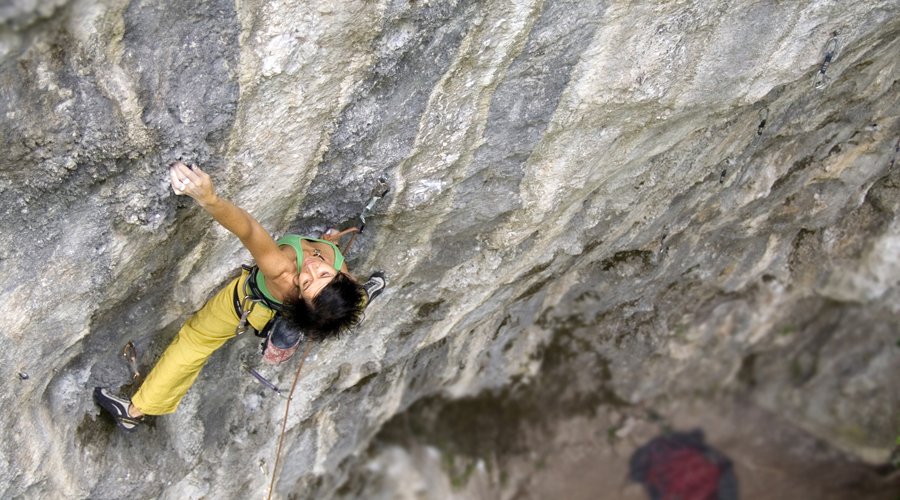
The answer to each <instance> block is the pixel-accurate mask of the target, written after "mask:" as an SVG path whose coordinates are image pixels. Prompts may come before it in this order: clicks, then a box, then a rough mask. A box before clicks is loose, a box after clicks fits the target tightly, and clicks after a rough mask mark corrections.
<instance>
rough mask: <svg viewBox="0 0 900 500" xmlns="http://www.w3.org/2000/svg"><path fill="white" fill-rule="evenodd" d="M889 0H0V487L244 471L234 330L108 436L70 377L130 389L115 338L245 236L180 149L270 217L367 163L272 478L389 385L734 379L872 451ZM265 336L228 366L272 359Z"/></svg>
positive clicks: (881, 335)
mask: <svg viewBox="0 0 900 500" xmlns="http://www.w3.org/2000/svg"><path fill="white" fill-rule="evenodd" d="M898 14H900V4H898V2H897V1H896V0H877V1H866V2H863V1H846V0H845V1H840V2H838V1H824V0H821V1H815V2H803V3H801V4H797V3H791V2H762V3H760V2H746V1H741V2H725V1H716V2H708V1H705V2H699V1H698V2H674V3H673V2H668V3H660V4H657V3H653V2H646V3H634V2H613V1H607V2H574V1H571V2H570V1H549V0H547V1H516V2H476V1H463V0H460V1H424V0H423V1H400V0H397V1H383V2H372V1H358V2H314V3H301V2H290V1H271V2H259V1H252V0H251V1H246V2H239V3H229V2H225V1H218V0H216V1H204V2H200V1H195V2H181V3H178V4H177V5H175V4H171V3H167V2H157V1H153V0H146V1H135V2H125V1H113V2H102V3H101V2H93V1H89V0H73V1H69V2H65V1H44V2H25V1H13V2H12V3H10V4H8V5H6V6H4V7H0V91H2V96H3V99H0V120H2V126H0V138H2V143H3V146H4V150H5V151H6V154H4V155H3V156H2V157H0V173H2V175H0V211H2V214H3V217H2V222H0V224H2V232H0V234H2V238H3V244H2V246H0V252H2V253H0V270H2V275H3V290H4V298H5V301H4V303H5V305H6V310H5V314H4V317H5V318H6V325H5V328H4V329H3V335H2V349H0V374H2V377H3V380H5V381H6V382H5V387H6V389H5V390H4V391H3V393H2V396H0V398H2V399H0V405H2V406H0V407H2V408H3V410H4V411H5V413H6V414H7V415H9V418H7V419H5V422H7V425H5V426H4V429H3V430H2V431H0V432H2V442H3V445H2V446H3V453H2V455H0V456H2V460H0V479H2V483H0V484H3V485H4V490H3V491H2V496H3V497H17V496H24V497H45V496H52V497H58V496H64V497H91V498H120V497H124V496H125V495H126V494H131V495H136V496H138V497H163V498H199V497H202V496H210V497H218V498H222V497H245V496H258V495H262V494H264V493H265V491H266V488H267V487H268V484H269V478H270V477H271V474H272V470H271V469H272V465H273V455H274V449H275V445H276V441H277V437H278V431H279V430H280V428H281V419H282V415H283V411H284V407H283V400H281V399H279V398H275V397H272V396H271V394H270V393H267V392H265V390H264V389H263V388H262V387H261V386H259V385H258V384H256V382H255V381H254V380H253V379H252V378H250V377H249V376H248V375H247V374H246V373H245V372H244V371H242V370H241V368H240V367H241V364H242V362H243V363H249V364H251V365H255V364H256V363H258V360H257V359H256V355H255V349H256V344H255V342H254V341H253V340H250V339H246V338H242V339H237V340H236V341H234V342H232V343H231V344H230V345H229V346H228V347H226V348H224V349H223V350H222V351H221V352H218V353H216V355H214V356H213V358H212V359H211V361H210V363H209V364H208V366H207V367H206V368H205V369H204V372H203V374H202V376H201V378H200V380H199V381H198V383H197V384H196V386H195V387H194V388H193V389H192V390H191V392H190V393H189V395H188V397H187V398H186V400H185V401H184V402H183V403H182V407H181V408H180V409H179V411H178V413H176V414H174V415H171V416H167V417H162V418H158V419H155V420H154V421H153V422H152V423H151V424H150V425H148V426H147V427H146V428H144V429H143V430H142V431H141V432H140V433H138V434H136V435H130V436H125V435H123V434H121V433H120V432H117V431H116V430H115V429H113V428H112V426H111V424H110V422H109V421H108V420H106V419H104V418H103V417H101V416H100V415H99V411H98V409H97V407H96V406H95V405H94V403H93V402H92V401H91V400H90V390H91V388H92V387H94V386H95V385H112V386H114V387H121V388H122V390H123V392H126V393H127V392H128V391H130V390H133V389H134V387H132V386H131V385H130V382H131V381H130V374H129V368H128V367H127V365H126V364H125V363H124V362H123V360H122V359H121V356H120V352H121V349H122V347H123V346H124V345H125V343H126V342H128V341H133V342H134V343H135V345H136V346H137V348H138V352H139V353H140V364H141V367H142V368H143V369H146V368H147V367H149V366H150V365H151V364H152V362H153V360H154V359H155V357H156V356H157V355H158V354H159V352H161V350H162V349H163V348H164V347H165V345H166V343H167V342H168V340H170V339H171V337H172V336H173V335H174V334H175V332H176V331H177V328H178V326H179V325H180V324H181V322H182V321H184V320H185V319H186V317H187V316H188V315H189V314H190V313H191V312H192V311H194V310H196V309H197V308H198V307H199V306H200V305H202V303H203V302H204V300H205V299H206V298H207V297H208V296H209V295H210V294H211V293H213V292H214V291H215V290H216V288H217V287H218V286H220V285H221V284H222V283H224V281H225V279H226V278H227V276H228V275H229V273H231V272H232V271H233V270H234V269H235V268H236V267H237V266H238V264H240V263H241V262H245V261H247V259H248V254H247V253H246V251H244V250H242V249H241V247H240V245H239V243H238V241H237V240H236V238H234V237H232V236H230V235H229V234H227V232H225V231H224V230H223V229H221V228H220V227H217V226H215V225H214V223H213V222H212V221H211V219H210V218H209V217H208V216H206V215H205V214H203V213H202V211H200V210H199V209H198V208H197V207H196V206H194V205H193V204H192V203H191V202H190V200H185V199H181V198H177V197H175V196H173V195H172V193H171V191H170V190H168V189H167V186H166V165H167V164H168V163H169V162H170V161H172V160H174V159H176V158H178V157H184V158H186V159H188V160H190V161H196V162H198V163H200V164H202V165H204V166H205V167H206V168H207V170H208V171H209V172H210V174H211V175H212V176H213V178H214V180H215V181H216V182H217V185H218V188H219V190H220V192H221V193H222V194H224V195H226V196H227V197H229V198H230V199H232V200H233V201H235V202H236V203H238V204H239V205H241V206H243V207H245V208H246V209H247V210H248V211H250V212H251V213H252V214H254V215H255V216H256V217H257V218H258V219H259V220H260V221H261V222H262V223H263V225H264V226H266V227H267V228H269V229H270V230H271V231H272V232H273V233H276V234H280V233H283V232H285V231H288V230H300V231H315V230H320V229H321V228H323V227H324V226H325V225H327V224H331V223H335V222H338V221H343V220H346V219H348V218H350V217H352V216H353V215H354V214H355V213H357V211H358V210H359V209H360V208H361V205H362V203H363V201H364V200H365V198H366V197H367V196H368V191H369V189H370V186H371V183H372V181H373V180H374V179H375V178H376V177H378V176H382V175H383V176H386V177H387V178H388V179H389V180H390V183H391V184H392V187H393V189H392V192H391V196H390V197H389V198H388V200H386V203H385V204H384V205H382V206H381V207H379V208H378V210H377V211H376V214H374V215H373V216H372V217H371V218H370V221H371V228H370V229H369V230H367V233H368V234H365V235H364V236H363V237H361V238H359V239H358V240H357V242H356V243H355V244H354V249H353V252H352V255H351V256H350V264H351V267H352V268H353V269H354V270H358V271H359V273H360V274H361V275H365V274H366V273H367V272H369V271H370V270H374V269H384V270H385V271H386V272H387V273H388V276H389V289H388V291H387V292H386V293H385V295H384V296H383V297H382V298H380V299H379V300H378V302H376V303H374V304H373V305H372V307H371V308H370V309H369V311H368V314H367V316H368V317H367V318H366V321H365V323H364V324H363V325H362V326H361V327H359V328H358V329H357V330H356V331H355V332H354V333H353V334H351V335H347V336H344V337H342V338H341V339H338V340H333V341H329V342H327V343H325V344H322V345H320V346H316V347H315V348H314V350H313V351H312V354H311V357H310V359H308V360H307V362H306V365H305V366H304V369H303V370H304V371H303V375H302V378H301V381H300V384H299V386H298V389H297V394H296V395H295V398H294V401H293V403H292V407H291V412H290V415H289V417H288V423H287V427H288V431H287V446H286V449H285V452H284V457H283V463H282V466H281V467H280V468H279V470H278V471H277V476H278V481H277V483H276V494H277V495H279V496H282V497H287V496H296V497H301V498H313V497H316V498H319V497H328V496H330V495H333V494H334V493H335V492H336V491H337V490H338V489H339V488H340V486H341V484H343V483H344V481H345V480H346V478H347V477H348V475H349V474H350V471H352V470H353V469H354V467H357V466H358V464H359V459H358V455H359V453H360V452H361V451H362V450H365V449H366V448H367V446H368V444H369V442H370V441H371V439H372V437H373V436H374V435H375V434H376V433H377V432H378V430H379V428H380V427H381V426H382V424H384V423H385V422H386V421H388V420H389V419H391V417H393V416H394V415H396V414H398V413H402V412H403V411H404V410H406V409H407V408H409V407H410V406H411V405H412V404H413V403H415V402H417V401H420V400H422V399H423V398H427V397H435V396H438V395H440V396H443V397H445V398H447V399H449V400H452V399H455V398H460V397H464V396H474V395H478V394H484V393H485V392H484V391H500V390H507V389H509V388H510V387H525V388H527V387H531V386H532V385H534V384H538V385H540V384H546V386H542V387H545V388H544V389H543V391H544V392H542V394H544V393H549V394H555V395H558V400H557V401H556V403H557V404H559V405H560V406H561V407H567V406H566V405H567V404H572V405H575V406H572V407H573V408H574V407H578V408H597V407H603V406H609V405H617V406H629V405H649V406H652V405H653V404H654V402H655V401H659V400H660V399H661V398H666V399H671V398H679V397H690V396H691V395H696V394H712V395H715V394H721V393H727V392H728V391H732V390H749V391H750V394H751V395H752V397H753V398H754V399H755V400H756V401H757V402H758V404H760V405H761V406H763V407H765V408H767V409H769V410H770V411H772V412H773V413H774V414H777V415H780V416H781V417H782V418H784V419H787V420H789V421H791V422H793V423H795V424H796V425H798V426H800V427H802V428H804V429H806V430H807V431H808V432H810V433H812V434H813V435H814V436H816V437H818V438H819V439H822V440H824V441H826V442H828V443H829V444H830V445H831V446H833V447H835V448H836V449H839V450H842V451H843V452H845V453H847V454H849V455H850V456H852V457H856V458H858V459H860V460H864V461H866V462H868V463H872V464H881V463H885V462H886V461H887V460H888V459H889V455H890V453H891V449H892V447H893V446H894V440H895V437H896V434H897V432H898V428H900V414H898V410H897V408H900V385H898V384H897V383H896V382H895V379H896V377H895V376H894V374H896V373H897V372H898V369H900V344H898V342H900V337H898V333H897V332H898V326H900V325H898V323H900V308H898V305H897V304H898V303H900V302H898V298H900V287H898V282H900V252H898V248H900V219H898V210H900V206H898V204H900V196H898V187H897V186H898V181H900V179H898V176H900V173H898V169H900V166H898V165H895V163H896V161H897V157H898V149H900V146H898V139H900V123H898V116H900V103H898V99H900V92H898V83H897V82H898V78H900V68H898V60H897V57H896V54H897V53H898V52H900V37H898V32H900V15H898ZM835 34H836V37H837V41H838V43H837V46H836V47H833V48H836V50H835V54H834V55H835V56H836V57H834V59H833V61H832V62H831V64H830V65H829V66H828V68H827V72H826V73H825V76H826V78H827V79H826V80H825V82H824V85H823V86H822V88H820V89H816V88H814V85H815V83H816V80H817V78H819V75H817V73H818V72H819V71H820V68H821V64H822V62H823V60H824V58H825V55H826V54H825V51H826V47H827V46H828V43H829V40H830V39H831V38H832V37H833V36H835ZM763 122H764V123H763ZM295 366H296V365H295V364H294V362H292V363H291V366H286V367H277V368H263V369H262V370H263V371H264V373H265V374H266V375H267V376H270V377H272V378H273V380H274V381H276V382H277V383H278V384H279V385H281V386H282V387H285V386H289V385H290V382H291V380H292V378H293V369H294V367H295ZM20 372H21V373H25V374H27V375H28V378H27V380H21V379H20V377H19V373H20ZM541 381H543V382H541ZM553 384H558V385H553ZM546 387H550V388H551V389H552V390H548V389H546ZM711 397H715V396H711ZM541 401H543V399H541ZM576 403H577V404H576ZM547 404H553V403H552V402H548V403H547Z"/></svg>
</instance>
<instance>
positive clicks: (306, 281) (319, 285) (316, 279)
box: [296, 253, 337, 301]
mask: <svg viewBox="0 0 900 500" xmlns="http://www.w3.org/2000/svg"><path fill="white" fill-rule="evenodd" d="M336 275H337V271H335V270H334V263H333V262H328V261H327V260H326V257H325V256H324V255H322V254H318V253H317V254H309V255H304V258H303V266H301V268H300V273H299V274H298V275H297V277H296V284H297V288H299V289H300V298H302V299H305V300H306V301H312V300H313V299H314V298H316V296H317V295H319V292H321V291H322V289H324V288H325V287H326V286H328V284H329V283H331V280H333V279H334V277H335V276H336Z"/></svg>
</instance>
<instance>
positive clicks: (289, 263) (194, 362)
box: [94, 161, 384, 431]
mask: <svg viewBox="0 0 900 500" xmlns="http://www.w3.org/2000/svg"><path fill="white" fill-rule="evenodd" d="M169 175H170V177H171V182H172V189H173V190H174V191H175V194H177V195H187V196H190V197H191V198H193V199H194V200H196V201H197V203H198V204H199V205H200V206H201V207H202V208H203V209H204V210H206V211H207V212H208V213H209V214H210V215H212V217H213V218H214V219H215V220H216V221H217V222H218V223H219V224H221V225H222V226H223V227H225V229H228V230H229V231H231V232H232V233H234V234H235V235H236V236H237V237H238V238H240V240H241V243H243V244H244V246H245V247H246V248H247V250H249V251H250V254H251V255H252V256H253V258H254V259H255V260H256V266H254V267H252V268H249V269H247V268H245V269H244V271H243V272H242V273H241V276H239V277H238V278H236V279H234V280H233V281H231V282H230V283H229V284H228V285H227V286H225V287H224V288H223V289H222V290H220V291H219V292H218V293H217V294H216V295H215V296H213V298H211V299H210V300H209V301H208V302H207V303H206V305H204V306H203V308H202V309H200V310H199V311H197V313H195V314H194V315H193V316H192V317H191V318H190V319H188V320H187V322H186V323H185V324H184V325H183V326H182V327H181V330H180V331H179V332H178V334H177V335H176V336H175V338H174V339H173V340H172V343H171V344H169V347H168V348H167V349H166V350H165V352H163V354H162V356H161V357H160V359H159V361H157V363H156V365H155V366H154V367H153V369H152V370H151V371H150V373H149V374H148V375H147V378H146V379H145V380H144V383H143V384H142V385H141V387H140V389H138V391H137V392H136V393H135V394H134V396H133V397H132V398H131V400H129V399H127V398H123V397H120V396H117V395H115V394H113V393H112V392H111V391H110V390H109V389H107V388H103V387H97V388H95V389H94V398H95V399H96V401H97V403H98V404H99V405H100V406H101V407H102V408H103V409H104V410H106V411H107V412H109V413H110V414H111V415H112V416H113V418H115V420H116V423H117V425H118V426H119V427H121V428H122V429H124V430H126V431H134V430H135V429H136V427H137V425H138V423H139V422H140V419H141V417H143V416H144V415H164V414H167V413H172V412H174V411H175V410H176V408H177V407H178V403H179V402H180V401H181V399H182V398H183V397H184V395H185V394H186V393H187V390H188V389H189V388H190V387H191V385H192V384H193V383H194V381H195V380H196V378H197V375H198V374H199V373H200V369H201V368H202V367H203V365H204V364H205V363H206V360H207V359H208V358H209V356H210V355H212V353H213V352H214V351H215V350H216V349H218V348H219V347H221V346H222V345H223V344H224V343H225V342H226V341H227V340H229V339H231V338H232V337H234V336H235V335H236V334H237V333H238V330H239V329H241V330H243V329H244V328H246V327H247V326H250V327H252V328H254V329H255V330H257V331H258V332H264V333H267V335H263V336H266V338H267V340H266V344H265V347H264V360H266V361H268V362H281V361H285V360H287V359H289V358H290V357H291V356H292V355H293V353H294V352H295V351H296V350H297V346H298V345H299V343H300V340H301V339H302V338H303V337H304V336H305V337H307V338H310V339H312V340H321V339H324V338H327V337H329V336H331V335H334V334H337V333H339V332H341V331H343V330H347V329H349V328H351V327H352V326H354V325H355V324H357V323H358V322H359V320H360V317H361V314H362V310H363V309H364V308H365V306H366V304H367V303H368V302H369V301H371V300H372V299H374V298H375V296H376V295H378V294H379V293H380V292H381V290H382V289H383V288H384V278H383V276H381V275H380V274H378V273H376V274H375V275H373V276H372V278H370V279H369V281H368V282H366V283H365V284H364V285H360V284H358V283H357V281H356V280H355V279H354V278H353V277H352V276H351V275H350V274H349V271H348V269H347V265H346V264H345V263H344V256H343V255H342V254H341V251H340V249H339V248H338V246H337V245H336V242H338V241H339V240H340V238H341V236H343V235H344V234H345V233H347V232H353V231H354V230H355V229H356V228H351V229H349V230H347V231H343V232H337V231H329V232H327V233H326V234H325V235H324V238H323V239H318V238H306V237H300V236H297V235H286V236H284V237H282V238H281V239H279V240H278V241H277V242H276V241H275V240H274V239H272V237H271V236H270V235H269V233H268V232H266V230H265V229H263V227H262V225H260V223H259V222H257V221H256V219H254V218H253V217H252V216H251V215H250V214H248V213H247V212H246V211H244V210H243V209H241V208H239V207H237V206H235V205H233V204H232V203H231V202H229V201H228V200H225V199H224V198H221V197H219V196H217V195H216V193H215V189H214V187H213V183H212V181H211V180H210V177H209V175H207V174H206V173H205V172H203V171H202V170H201V169H200V168H199V167H197V166H195V165H192V166H190V167H189V166H187V165H185V164H184V163H182V162H180V161H179V162H176V163H175V164H173V165H172V167H171V168H170V169H169ZM276 315H277V316H278V318H279V319H278V321H273V319H274V318H276ZM273 325H276V326H275V327H274V328H273ZM267 326H268V328H267ZM301 332H303V333H301Z"/></svg>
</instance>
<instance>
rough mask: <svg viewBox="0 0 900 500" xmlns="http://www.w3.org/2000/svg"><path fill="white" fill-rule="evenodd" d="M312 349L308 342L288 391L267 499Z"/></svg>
mask: <svg viewBox="0 0 900 500" xmlns="http://www.w3.org/2000/svg"><path fill="white" fill-rule="evenodd" d="M310 349H312V342H307V343H306V349H305V350H304V351H303V357H302V358H300V366H298V367H297V372H296V373H295V374H294V383H293V384H291V392H290V393H288V397H287V401H286V402H285V403H284V418H283V419H282V420H281V435H280V436H278V448H276V449H275V463H274V464H273V465H272V481H271V482H270V483H269V494H268V495H267V496H266V499H267V500H272V492H273V491H274V490H275V478H276V477H278V463H279V462H280V461H281V447H282V445H284V433H285V431H286V430H287V419H288V412H289V411H290V409H291V400H292V399H294V389H296V388H297V381H299V380H300V370H302V369H303V363H304V362H305V361H306V356H308V355H309V351H310Z"/></svg>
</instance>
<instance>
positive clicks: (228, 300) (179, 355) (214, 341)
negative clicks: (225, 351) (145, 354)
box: [131, 270, 275, 415]
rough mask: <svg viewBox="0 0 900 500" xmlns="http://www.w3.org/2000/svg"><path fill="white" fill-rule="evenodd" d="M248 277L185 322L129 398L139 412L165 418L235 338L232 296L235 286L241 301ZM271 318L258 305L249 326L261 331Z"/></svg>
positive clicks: (244, 273)
mask: <svg viewBox="0 0 900 500" xmlns="http://www.w3.org/2000/svg"><path fill="white" fill-rule="evenodd" d="M247 276H248V272H247V271H246V270H244V272H243V273H241V276H239V277H238V278H235V279H234V280H232V281H231V282H230V283H229V284H228V285H227V286H226V287H224V288H223V289H222V290H220V291H219V292H218V293H216V295H215V296H213V298H211V299H209V301H208V302H207V303H206V305H204V306H203V308H202V309H200V310H199V311H197V312H196V313H195V314H194V315H193V316H191V318H190V319H188V320H187V322H185V324H184V326H182V327H181V330H179V331H178V334H177V335H176V336H175V338H174V339H173V340H172V343H171V344H169V347H167V348H166V350H165V352H163V354H162V356H161V357H160V358H159V361H157V362H156V365H155V366H154V367H153V369H152V370H151V371H150V373H149V374H148V375H147V378H146V379H145V380H144V383H143V384H142V385H141V388H140V389H138V391H137V392H136V393H135V394H134V396H133V397H132V398H131V402H132V404H134V406H135V407H136V408H137V409H138V410H140V411H142V412H143V413H146V414H147V415H164V414H166V413H172V412H174V411H175V409H176V408H178V403H180V402H181V398H183V397H184V395H185V394H187V391H188V389H190V387H191V385H193V384H194V381H195V380H196V379H197V375H199V374H200V369H201V368H203V365H204V364H206V360H207V359H209V357H210V356H211V355H212V353H213V352H215V350H216V349H218V348H220V347H222V345H223V344H225V342H226V341H228V340H229V339H230V338H232V337H234V336H235V334H236V330H237V326H238V323H239V322H240V318H239V317H238V315H237V313H236V312H235V310H234V296H233V294H234V290H235V286H237V292H238V298H239V300H241V301H243V300H244V297H245V295H246V294H245V293H244V282H245V281H246V280H247ZM274 315H275V313H274V312H273V311H272V310H271V309H269V308H268V307H265V306H264V305H262V304H257V305H256V306H254V307H253V309H252V311H251V313H250V315H249V317H248V320H249V322H250V325H251V326H253V327H254V328H256V329H257V330H262V328H263V327H264V326H265V325H266V323H268V322H269V320H270V319H272V317H273V316H274Z"/></svg>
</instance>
